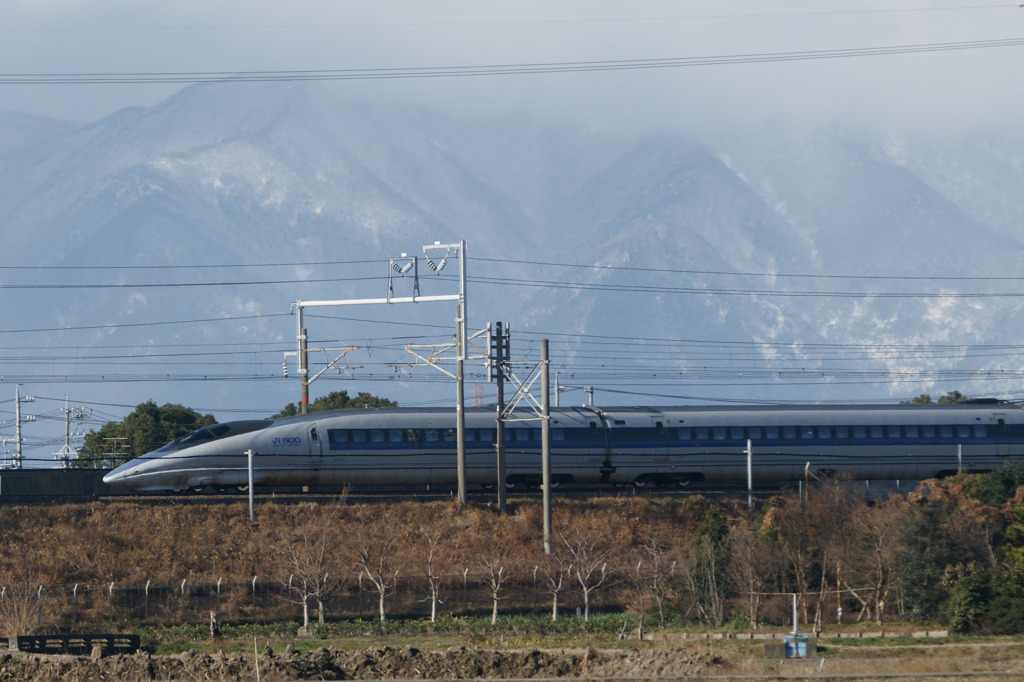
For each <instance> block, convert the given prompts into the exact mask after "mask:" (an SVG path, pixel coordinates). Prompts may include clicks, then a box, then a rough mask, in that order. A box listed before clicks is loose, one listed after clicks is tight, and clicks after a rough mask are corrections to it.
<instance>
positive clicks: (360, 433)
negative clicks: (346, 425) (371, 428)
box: [352, 429, 366, 443]
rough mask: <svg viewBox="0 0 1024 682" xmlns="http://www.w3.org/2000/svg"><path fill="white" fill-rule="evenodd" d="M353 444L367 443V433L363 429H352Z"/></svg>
mask: <svg viewBox="0 0 1024 682" xmlns="http://www.w3.org/2000/svg"><path fill="white" fill-rule="evenodd" d="M352 442H353V443H365V442H366V431H365V430H363V429H352Z"/></svg>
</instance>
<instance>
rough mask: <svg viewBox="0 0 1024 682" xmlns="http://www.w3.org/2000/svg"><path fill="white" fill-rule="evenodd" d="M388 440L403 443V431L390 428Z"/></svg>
mask: <svg viewBox="0 0 1024 682" xmlns="http://www.w3.org/2000/svg"><path fill="white" fill-rule="evenodd" d="M388 442H389V443H401V442H402V432H401V431H399V430H398V429H388Z"/></svg>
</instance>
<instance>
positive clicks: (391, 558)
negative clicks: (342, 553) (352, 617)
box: [350, 507, 401, 623]
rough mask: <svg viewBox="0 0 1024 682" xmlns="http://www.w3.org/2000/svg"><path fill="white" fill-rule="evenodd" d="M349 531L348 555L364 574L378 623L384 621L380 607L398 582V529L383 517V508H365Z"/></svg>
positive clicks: (385, 516)
mask: <svg viewBox="0 0 1024 682" xmlns="http://www.w3.org/2000/svg"><path fill="white" fill-rule="evenodd" d="M350 527H351V529H352V535H353V537H352V546H351V550H350V551H351V553H352V557H353V559H354V560H355V564H356V567H357V568H358V569H359V570H360V571H361V573H360V575H362V574H366V577H367V578H368V579H369V581H370V583H371V584H373V589H374V590H375V591H376V592H377V597H378V606H379V610H380V622H382V623H383V622H384V621H385V620H387V614H386V612H385V609H384V606H385V601H386V600H387V597H388V595H390V594H391V593H392V592H393V591H394V589H395V584H396V583H397V582H398V569H397V568H395V565H396V563H397V561H396V559H395V550H396V548H397V544H398V536H399V534H400V532H401V528H400V527H399V526H398V525H396V524H395V523H394V522H393V521H392V520H391V519H389V518H388V516H387V509H386V508H384V507H381V508H379V509H378V508H376V507H367V508H365V509H364V510H363V511H362V512H361V513H360V514H358V515H357V517H356V519H355V523H353V524H350Z"/></svg>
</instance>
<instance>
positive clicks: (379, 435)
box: [370, 429, 384, 443]
mask: <svg viewBox="0 0 1024 682" xmlns="http://www.w3.org/2000/svg"><path fill="white" fill-rule="evenodd" d="M370 440H371V441H373V442H374V443H383V442H384V431H383V430H382V429H370Z"/></svg>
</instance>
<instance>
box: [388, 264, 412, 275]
mask: <svg viewBox="0 0 1024 682" xmlns="http://www.w3.org/2000/svg"><path fill="white" fill-rule="evenodd" d="M412 265H413V262H412V261H409V262H408V263H406V264H405V265H399V264H398V263H392V264H391V269H392V270H394V271H395V272H397V273H398V274H400V275H404V274H405V273H407V272H409V271H410V270H412Z"/></svg>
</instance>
